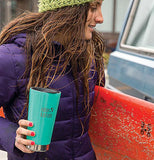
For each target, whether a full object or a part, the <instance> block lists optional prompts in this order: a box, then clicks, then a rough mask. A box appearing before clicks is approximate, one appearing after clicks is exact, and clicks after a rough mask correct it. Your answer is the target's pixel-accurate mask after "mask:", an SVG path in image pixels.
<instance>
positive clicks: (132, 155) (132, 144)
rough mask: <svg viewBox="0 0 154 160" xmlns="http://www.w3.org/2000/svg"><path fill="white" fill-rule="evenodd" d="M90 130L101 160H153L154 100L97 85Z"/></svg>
mask: <svg viewBox="0 0 154 160" xmlns="http://www.w3.org/2000/svg"><path fill="white" fill-rule="evenodd" d="M89 134H90V137H91V141H92V144H93V147H94V150H95V152H96V155H97V159H98V160H108V159H112V160H119V159H120V160H121V159H132V160H153V159H154V104H153V103H150V102H146V101H144V100H141V99H138V98H135V97H131V96H128V95H126V94H121V93H117V92H114V91H111V90H109V89H106V88H103V87H98V86H96V87H95V102H94V106H93V110H92V114H91V119H90V129H89Z"/></svg>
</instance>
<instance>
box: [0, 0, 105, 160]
mask: <svg viewBox="0 0 154 160" xmlns="http://www.w3.org/2000/svg"><path fill="white" fill-rule="evenodd" d="M101 5H102V0H80V1H79V0H72V1H71V0H40V1H39V13H25V14H23V15H21V16H20V17H18V18H16V19H15V20H13V21H12V22H10V24H8V25H7V26H5V28H4V29H3V31H2V32H1V35H0V44H1V46H0V106H3V108H4V112H5V116H6V118H5V119H3V118H1V119H0V128H1V130H0V135H1V136H0V149H1V150H5V151H7V152H8V159H9V160H50V159H51V160H95V159H96V156H95V153H94V151H93V149H92V146H91V143H90V139H89V135H88V124H89V117H90V111H91V107H92V104H93V97H94V86H95V85H96V84H97V85H104V70H103V57H102V55H103V50H104V44H103V39H102V37H101V35H99V34H98V33H97V32H96V31H95V30H94V27H95V26H96V24H97V23H102V22H103V17H102V13H101ZM32 86H33V87H44V88H55V89H57V90H60V91H61V93H62V95H61V100H60V104H59V108H58V113H57V117H56V122H55V126H54V131H53V136H52V140H51V144H50V148H49V150H48V151H47V152H44V153H36V152H35V153H34V152H33V151H31V150H29V149H27V148H26V147H25V145H35V142H33V141H30V140H26V139H25V136H26V135H29V136H35V132H31V131H29V130H27V129H26V128H27V126H32V125H33V122H29V121H27V120H26V118H27V106H28V105H27V104H28V95H29V89H30V87H32ZM28 153H30V154H28Z"/></svg>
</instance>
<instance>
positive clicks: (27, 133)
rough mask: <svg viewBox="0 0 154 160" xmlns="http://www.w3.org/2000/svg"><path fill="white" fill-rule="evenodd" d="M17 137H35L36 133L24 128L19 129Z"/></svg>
mask: <svg viewBox="0 0 154 160" xmlns="http://www.w3.org/2000/svg"><path fill="white" fill-rule="evenodd" d="M16 135H17V136H18V135H24V136H35V132H33V131H30V130H28V129H25V128H23V127H19V128H18V129H17V130H16Z"/></svg>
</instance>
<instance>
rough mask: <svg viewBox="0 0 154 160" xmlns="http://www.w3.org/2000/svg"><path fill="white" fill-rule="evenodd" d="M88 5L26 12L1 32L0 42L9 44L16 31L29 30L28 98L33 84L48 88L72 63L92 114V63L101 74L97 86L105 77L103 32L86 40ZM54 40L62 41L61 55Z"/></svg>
mask: <svg viewBox="0 0 154 160" xmlns="http://www.w3.org/2000/svg"><path fill="white" fill-rule="evenodd" d="M89 8H90V4H89V3H85V4H84V5H78V6H74V7H63V8H61V9H57V10H54V11H46V12H43V13H31V12H26V13H24V14H22V15H21V16H19V17H17V18H16V19H14V20H13V21H11V22H10V23H9V24H8V25H6V26H5V28H4V29H3V31H2V32H1V34H0V44H4V43H7V41H8V40H9V39H10V38H11V37H13V36H15V35H17V34H20V33H26V44H25V53H26V54H27V65H26V71H25V74H24V76H26V77H27V79H29V81H28V84H27V97H28V94H29V89H30V87H32V86H33V87H45V88H47V87H49V86H50V84H51V83H52V82H53V80H54V81H55V80H56V79H58V78H59V77H61V76H62V75H64V74H65V73H66V68H67V66H68V65H70V66H71V72H72V74H73V77H74V82H75V86H76V93H77V99H76V100H77V101H78V97H79V81H78V80H79V77H80V78H81V79H82V82H83V89H84V105H85V111H86V113H87V114H89V112H90V106H89V89H90V88H89V72H90V69H91V65H92V64H93V65H94V70H96V72H97V74H98V85H104V84H101V83H102V82H103V77H104V67H103V50H104V40H103V38H102V35H101V34H99V33H97V32H96V31H94V32H93V36H92V40H89V41H86V40H85V23H86V20H87V13H88V10H89ZM55 42H59V43H60V44H61V47H60V48H61V49H60V51H59V52H58V54H57V53H55ZM55 63H56V65H55ZM51 73H52V74H51ZM51 75H52V76H51ZM56 75H58V77H57V76H56ZM55 77H56V79H55Z"/></svg>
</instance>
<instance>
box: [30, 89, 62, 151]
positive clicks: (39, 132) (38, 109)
mask: <svg viewBox="0 0 154 160" xmlns="http://www.w3.org/2000/svg"><path fill="white" fill-rule="evenodd" d="M60 96H61V92H60V91H57V90H55V89H48V88H39V87H32V88H30V93H29V106H28V120H29V121H31V122H33V127H28V128H27V129H28V130H31V131H35V136H34V137H32V136H27V139H29V140H32V141H34V142H35V145H31V146H27V148H28V149H30V150H32V151H35V152H45V151H47V150H48V149H49V144H50V142H51V138H52V132H53V128H54V124H55V119H56V114H57V110H58V105H59V100H60Z"/></svg>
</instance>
